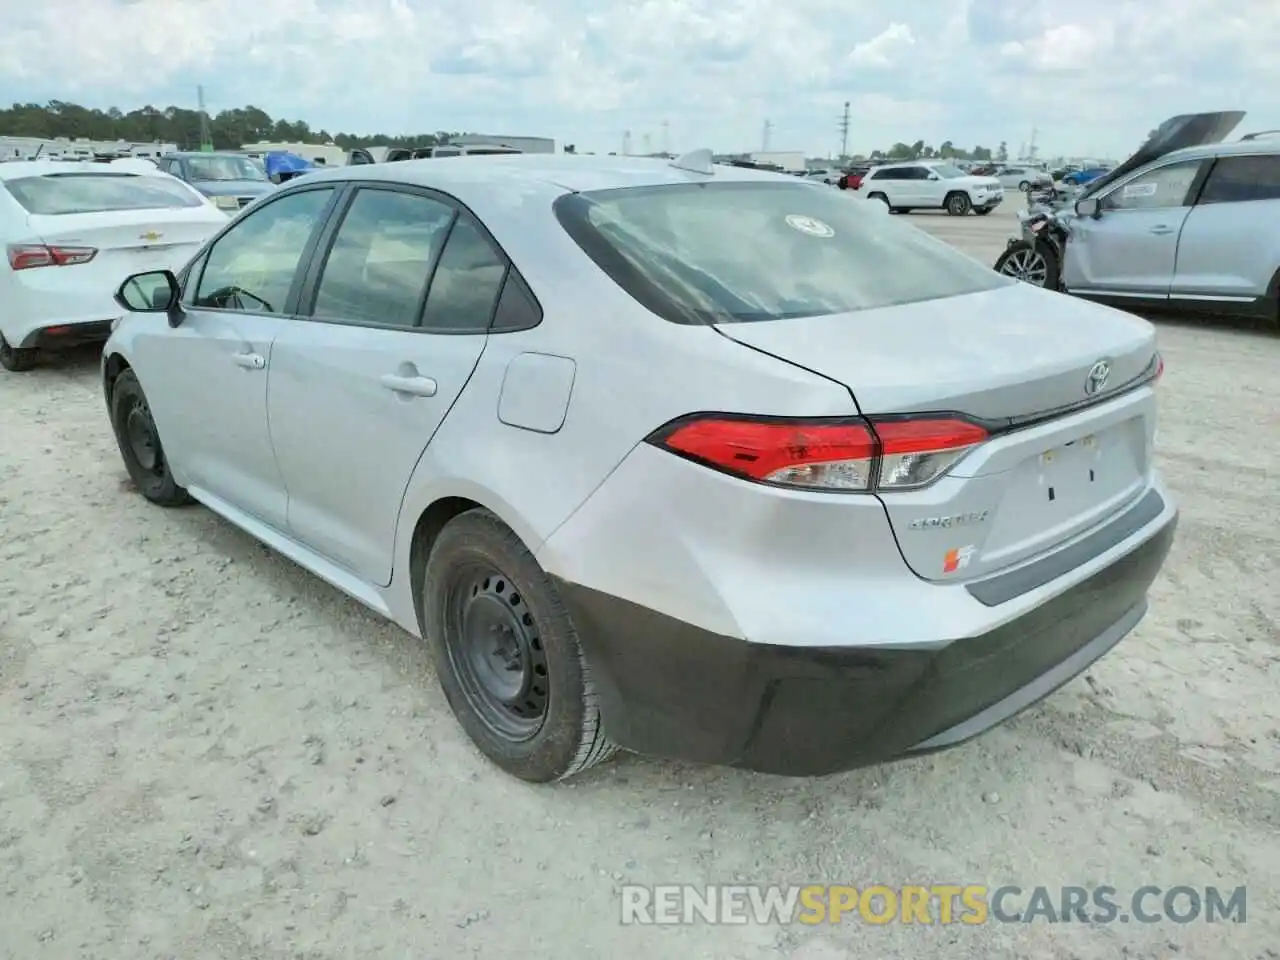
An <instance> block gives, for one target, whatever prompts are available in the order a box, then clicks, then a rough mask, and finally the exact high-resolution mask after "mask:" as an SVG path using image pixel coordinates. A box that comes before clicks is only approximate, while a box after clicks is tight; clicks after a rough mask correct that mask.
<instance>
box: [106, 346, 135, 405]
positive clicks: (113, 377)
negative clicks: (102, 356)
mask: <svg viewBox="0 0 1280 960" xmlns="http://www.w3.org/2000/svg"><path fill="white" fill-rule="evenodd" d="M128 369H129V361H127V360H126V359H125V358H124V357H122V356H120V354H118V353H113V354H112V355H111V356H109V357H107V362H106V364H105V365H104V367H103V370H102V389H103V392H104V393H106V395H107V402H108V403H110V402H111V391H112V390H114V389H115V387H116V381H117V380H118V379H120V374H122V373H124V372H125V371H126V370H128Z"/></svg>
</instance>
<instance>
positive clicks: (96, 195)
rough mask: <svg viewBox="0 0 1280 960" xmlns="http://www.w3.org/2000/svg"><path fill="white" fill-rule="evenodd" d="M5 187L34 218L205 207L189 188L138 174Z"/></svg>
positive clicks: (47, 177)
mask: <svg viewBox="0 0 1280 960" xmlns="http://www.w3.org/2000/svg"><path fill="white" fill-rule="evenodd" d="M4 186H5V187H7V188H8V190H9V193H10V194H12V196H13V198H14V199H15V200H17V201H18V203H19V204H21V205H22V208H23V209H24V210H26V211H27V213H31V214H35V215H36V216H60V215H63V214H72V213H107V212H110V211H116V210H165V209H180V208H183V207H199V206H203V205H204V200H203V199H201V198H200V197H199V196H197V195H196V194H195V193H193V192H192V190H191V188H190V187H185V186H183V185H182V184H180V183H174V182H173V181H172V180H169V179H167V178H165V177H157V176H148V175H146V174H137V173H117V172H111V173H48V174H44V175H42V176H38V177H19V178H17V179H14V180H8V181H5V182H4Z"/></svg>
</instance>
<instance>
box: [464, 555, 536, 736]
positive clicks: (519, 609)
mask: <svg viewBox="0 0 1280 960" xmlns="http://www.w3.org/2000/svg"><path fill="white" fill-rule="evenodd" d="M446 609H447V618H448V619H447V622H446V624H445V636H444V642H445V646H446V649H447V650H448V653H449V661H450V665H451V666H452V668H453V673H454V676H455V677H456V678H457V680H458V685H459V687H460V688H461V690H462V693H463V695H464V696H465V697H466V699H467V703H468V705H469V706H470V707H471V709H472V710H473V711H474V712H475V714H476V715H477V716H478V717H479V718H480V719H481V720H482V721H483V722H484V724H485V725H486V726H487V727H489V728H490V729H491V730H492V731H493V732H494V733H496V734H498V735H499V736H501V737H503V738H505V739H507V740H512V741H523V740H528V739H530V738H531V737H533V736H534V735H535V734H537V732H538V731H539V730H541V729H542V724H543V721H544V720H545V719H546V715H547V706H548V704H549V702H550V692H551V686H550V677H549V676H548V675H547V656H546V651H545V650H544V649H543V646H542V637H541V635H540V633H539V631H538V625H537V622H536V621H535V620H534V617H533V612H532V611H531V610H530V609H529V605H528V604H527V603H526V602H525V599H524V597H522V596H521V595H520V592H519V591H518V590H517V589H516V587H515V585H514V584H512V582H511V581H510V580H509V579H508V578H507V577H506V576H505V575H504V574H502V573H501V572H500V571H499V570H496V569H495V568H493V567H491V566H489V565H488V564H481V563H475V564H468V565H466V566H464V567H462V568H460V569H459V570H458V571H457V573H456V574H455V576H454V577H453V579H452V584H451V587H450V589H449V591H448V599H447V608H446Z"/></svg>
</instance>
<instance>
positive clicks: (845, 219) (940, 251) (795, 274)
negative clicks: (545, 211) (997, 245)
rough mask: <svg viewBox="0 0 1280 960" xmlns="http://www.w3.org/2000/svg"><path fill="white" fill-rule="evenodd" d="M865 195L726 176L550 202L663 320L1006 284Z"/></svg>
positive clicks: (873, 302)
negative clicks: (857, 197)
mask: <svg viewBox="0 0 1280 960" xmlns="http://www.w3.org/2000/svg"><path fill="white" fill-rule="evenodd" d="M873 202H875V201H861V200H854V199H851V198H849V197H847V196H845V195H844V194H841V193H839V192H837V191H834V190H831V189H829V188H827V187H825V186H816V185H813V184H807V183H803V182H800V183H795V184H791V183H750V182H736V183H734V182H730V183H715V184H678V185H673V186H660V187H640V188H624V189H618V190H602V191H595V192H587V193H577V194H568V195H566V196H563V197H561V198H560V199H559V200H557V201H556V204H555V211H556V216H557V217H558V219H559V221H560V223H561V225H562V226H564V228H565V229H566V230H567V231H568V233H569V234H570V236H572V237H573V238H574V240H575V241H577V243H578V245H579V246H581V247H582V249H583V250H584V251H585V252H586V254H587V255H588V256H590V257H591V259H592V260H594V261H595V262H596V264H597V265H599V266H600V268H601V269H602V270H604V271H605V273H607V274H608V275H609V276H610V277H611V278H612V279H613V280H614V281H615V282H616V283H617V284H618V285H619V286H621V287H622V288H623V289H624V290H626V291H627V292H628V293H629V294H631V295H632V296H633V297H634V298H635V299H636V300H638V301H639V302H640V303H642V304H643V305H644V306H646V307H647V308H649V309H650V310H652V311H653V312H654V313H657V314H658V315H659V316H661V317H664V318H665V319H667V320H670V321H672V322H675V323H686V324H689V323H727V322H735V321H737V322H750V321H760V320H781V319H787V318H793V317H813V316H823V315H827V314H836V313H854V312H857V311H861V310H874V309H876V308H878V307H889V306H894V305H897V304H904V303H917V302H920V301H925V300H939V299H942V298H945V297H955V296H960V295H963V294H969V293H978V292H980V291H984V290H992V289H996V288H999V287H1003V286H1008V285H1010V284H1011V283H1016V282H1017V281H1016V280H1011V279H1009V278H1006V277H1001V276H1000V275H999V274H997V273H996V272H995V271H993V270H992V269H991V268H990V267H988V266H986V265H984V264H981V263H978V262H977V261H976V260H972V259H970V258H969V257H966V256H965V255H963V254H961V253H960V252H959V251H957V250H956V249H954V248H953V247H951V246H949V245H947V244H946V243H944V242H942V241H941V240H937V239H935V238H933V237H931V236H930V235H929V234H927V233H925V232H924V231H923V230H920V229H917V228H915V227H912V226H910V225H909V224H906V223H903V222H902V221H900V220H898V219H897V218H894V217H891V216H889V215H888V213H887V211H885V210H884V208H883V207H879V208H873V207H872V206H871V204H872V203H873Z"/></svg>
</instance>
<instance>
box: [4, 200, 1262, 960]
mask: <svg viewBox="0 0 1280 960" xmlns="http://www.w3.org/2000/svg"><path fill="white" fill-rule="evenodd" d="M918 221H919V222H920V223H921V224H922V225H924V226H926V228H928V229H931V230H934V231H936V232H937V233H938V234H939V235H941V236H944V237H946V238H948V239H950V240H952V241H953V242H956V243H958V244H960V245H961V246H963V247H964V248H965V249H967V250H969V251H970V252H972V253H974V254H975V255H977V256H979V257H980V258H981V259H983V260H985V261H986V262H991V261H992V260H993V259H994V257H995V255H996V253H997V252H998V251H999V249H1000V248H1001V247H1002V245H1003V244H1002V241H1003V237H1004V235H1005V234H1006V233H1007V231H1008V230H1009V229H1010V228H1011V226H1012V218H1011V216H1010V214H1009V213H1008V212H1007V211H1002V212H1001V213H999V214H997V215H996V216H993V217H989V218H987V219H986V220H979V219H978V218H974V217H970V218H967V219H966V220H964V221H954V220H948V219H946V218H940V217H929V216H925V215H921V216H919V217H918ZM1160 337H1161V341H1162V344H1163V349H1164V351H1165V356H1166V358H1167V363H1168V372H1167V374H1166V377H1165V380H1164V383H1163V385H1162V387H1161V390H1162V395H1163V416H1164V420H1163V425H1162V428H1161V431H1160V435H1159V449H1160V458H1161V461H1162V467H1163V469H1164V471H1165V472H1166V475H1167V476H1168V478H1169V481H1170V483H1171V485H1172V487H1173V489H1174V491H1175V492H1176V494H1177V495H1178V496H1179V498H1180V502H1181V505H1182V507H1183V510H1184V513H1183V519H1182V525H1181V527H1180V533H1179V539H1178V541H1177V544H1176V546H1175V549H1174V554H1173V556H1172V557H1171V559H1170V562H1169V564H1168V566H1167V568H1166V570H1165V573H1164V574H1163V576H1162V577H1161V579H1160V580H1159V582H1158V584H1157V585H1156V588H1155V592H1154V597H1153V604H1152V611H1151V613H1150V615H1149V616H1148V618H1147V619H1146V620H1145V621H1144V622H1143V624H1142V625H1141V626H1140V628H1139V629H1138V630H1137V631H1136V632H1135V633H1134V634H1133V635H1132V636H1131V637H1130V638H1129V639H1127V640H1126V641H1125V642H1124V643H1123V644H1122V645H1121V646H1120V647H1119V648H1118V649H1117V650H1116V651H1115V652H1113V653H1112V654H1111V655H1110V656H1109V657H1107V658H1105V659H1104V660H1103V661H1102V662H1101V663H1100V664H1099V665H1098V666H1097V667H1096V668H1095V669H1094V670H1093V671H1092V672H1091V673H1090V675H1089V676H1087V677H1086V678H1083V679H1080V680H1077V681H1075V682H1074V683H1072V684H1071V685H1070V686H1069V687H1067V688H1066V689H1064V690H1063V691H1061V692H1059V693H1058V694H1057V695H1055V696H1054V697H1052V698H1051V699H1050V700H1049V701H1048V702H1047V703H1046V704H1044V705H1042V706H1040V707H1038V708H1036V709H1035V710H1033V711H1031V712H1029V713H1027V714H1024V715H1023V716H1022V717H1020V718H1019V719H1017V720H1016V721H1015V722H1013V723H1012V724H1010V725H1008V726H1007V727H1005V728H1003V729H1000V730H997V731H995V732H993V733H992V734H990V735H988V736H986V737H984V738H982V739H980V740H979V741H978V742H975V743H972V744H970V745H967V746H965V747H962V748H960V749H957V750H954V751H951V752H948V753H945V754H941V755H937V756H934V757H931V758H928V759H922V760H919V761H913V762H910V763H903V764H898V765H893V766H890V767H884V768H879V769H872V770H865V771H860V772H856V773H852V774H848V775H843V776H838V777H833V778H830V779H826V780H821V781H811V782H806V781H790V780H783V779H776V778H770V777H762V776H755V775H750V774H745V773H737V772H733V771H725V770H717V769H701V768H695V767H689V766H682V765H678V764H668V763H658V762H653V761H648V760H641V759H637V758H632V757H624V758H622V759H620V760H619V761H617V762H615V763H612V764H609V765H607V766H606V767H604V768H601V769H600V770H599V771H598V772H593V773H592V774H591V775H589V776H588V777H586V778H584V779H583V780H582V781H581V782H579V783H576V784H574V785H572V786H568V785H566V786H561V787H556V788H541V789H538V788H533V787H529V786H525V785H522V784H519V783H516V782H513V781H511V780H510V779H507V778H505V777H504V776H502V775H500V774H498V773H496V772H495V771H494V770H493V769H492V768H491V767H489V766H487V765H486V764H485V763H484V762H483V761H482V760H481V759H480V758H479V756H478V755H477V754H476V753H475V752H474V751H473V750H472V749H471V747H470V746H469V744H468V743H467V742H466V741H465V740H464V739H463V736H462V734H461V732H460V731H459V729H458V728H457V726H455V724H454V722H453V720H452V718H451V716H450V714H449V712H448V710H447V708H446V706H445V703H444V698H443V696H442V695H441V694H440V693H439V692H438V690H437V688H436V685H435V681H434V678H433V677H432V675H431V670H430V667H429V665H428V663H427V660H426V657H425V656H424V654H423V651H422V650H421V649H419V647H418V646H417V645H416V644H415V643H414V642H413V641H411V640H410V638H409V637H407V636H406V635H404V634H403V633H402V632H400V631H399V630H398V629H397V628H395V627H392V626H389V625H387V624H386V623H383V622H381V621H379V620H378V619H377V618H375V617H374V616H373V615H371V614H368V613H366V612H365V611H364V610H363V609H362V608H360V607H358V606H357V605H356V604H355V603H353V602H351V601H349V600H347V599H345V598H344V597H342V596H340V595H339V594H337V593H336V592H335V591H333V590H331V589H329V588H328V587H326V586H325V585H323V584H321V583H320V582H319V581H317V580H315V579H314V578H312V577H311V576H309V575H308V574H306V573H303V572H302V571H301V570H299V569H297V568H295V567H293V566H292V565H290V564H289V563H288V562H286V561H283V560H281V559H278V558H277V557H275V556H273V555H271V554H269V553H268V552H267V551H266V550H265V549H264V548H262V547H260V546H258V545H257V544H255V543H254V542H253V541H251V540H250V539H249V538H248V537H246V536H244V535H242V534H240V533H239V532H237V531H236V530H234V529H232V528H231V527H229V526H228V525H227V524H226V523H223V522H221V521H219V520H217V519H215V518H214V517H213V516H212V515H211V514H210V513H208V512H207V511H205V510H203V509H201V508H191V509H187V510H181V511H163V510H159V509H155V508H152V507H149V506H147V505H146V504H145V503H144V502H143V501H142V500H141V499H140V498H139V497H138V496H137V495H136V494H134V493H132V492H130V491H129V489H128V488H127V486H126V483H125V475H124V471H123V469H122V467H121V464H120V460H119V456H118V454H117V452H116V450H115V448H114V446H113V443H112V440H111V438H110V436H109V433H108V427H107V422H106V417H105V414H104V410H103V405H102V400H101V396H100V393H99V388H98V384H97V369H96V356H95V355H94V354H92V353H85V354H81V355H78V356H76V357H72V358H69V359H67V360H65V361H63V362H60V363H58V364H57V365H54V366H45V367H43V368H41V369H39V370H38V371H35V372H32V373H30V374H26V375H21V376H14V375H5V376H0V441H2V442H0V529H2V530H3V538H2V539H0V731H2V732H0V957H4V958H6V960H7V958H15V960H17V958H21V960H36V958H55V960H71V958H90V957H93V958H129V960H148V958H152V957H156V958H168V957H175V958H183V960H203V958H206V957H207V958H215V957H218V958H237V960H238V958H255V960H277V958H314V960H322V958H323V960H328V958H339V957H344V958H345V957H353V958H360V960H371V958H375V957H386V958H426V957H440V958H455V957H460V956H485V957H498V956H528V957H553V956H555V957H600V956H606V955H614V956H626V957H640V956H651V957H655V958H662V957H681V958H691V960H692V958H699V957H706V958H717V960H720V958H725V960H729V958H732V960H757V958H760V960H764V958H782V957H791V958H797V960H836V958H843V957H855V956H857V957H872V956H874V957H883V958H890V957H903V958H908V957H909V958H914V960H927V958H935V957H936V958H948V960H978V958H981V960H998V958H1005V957H1008V958H1014V957H1016V958H1019V960H1041V958H1043V960H1117V958H1120V957H1127V958H1130V960H1166V958H1170V957H1174V956H1177V957H1180V958H1197V960H1198V958H1205V960H1229V958H1243V960H1263V958H1268V960H1274V958H1277V957H1280V953H1278V952H1277V951H1278V950H1280V917H1277V914H1276V913H1275V909H1276V904H1277V892H1278V891H1280V589H1277V587H1276V583H1277V577H1278V576H1280V533H1277V524H1276V518H1277V517H1280V491H1277V488H1276V486H1275V484H1276V481H1277V477H1278V476H1280V442H1278V441H1280V414H1277V410H1278V409H1280V406H1278V402H1277V387H1276V385H1275V376H1276V372H1277V371H1280V337H1275V336H1268V335H1262V334H1256V333H1251V332H1247V331H1240V330H1233V329H1211V328H1205V327H1202V326H1194V325H1174V324H1164V325H1162V326H1161V329H1160ZM735 881H736V882H748V883H769V882H789V883H790V882H795V883H850V884H854V885H867V884H870V883H886V884H901V883H925V884H929V883H945V882H951V883H987V884H991V885H998V884H1004V883H1013V884H1017V885H1019V886H1021V887H1023V888H1027V889H1029V888H1031V887H1034V886H1036V885H1041V884H1043V885H1051V886H1054V887H1057V886H1058V885H1061V884H1080V885H1093V884H1110V885H1112V886H1114V887H1116V888H1117V889H1118V890H1119V891H1121V897H1122V898H1123V897H1124V896H1125V895H1126V894H1127V893H1128V892H1131V891H1133V890H1134V889H1135V888H1137V887H1139V886H1141V885H1144V884H1154V885H1159V886H1161V887H1166V888H1167V887H1170V886H1173V885H1177V884H1189V885H1199V886H1203V885H1210V884H1213V885H1218V886H1222V887H1227V888H1233V887H1235V886H1238V885H1242V884H1246V885H1248V888H1249V889H1248V907H1249V912H1248V920H1247V922H1246V923H1244V924H1226V925H1223V924H1218V925H1208V924H1205V923H1203V922H1199V923H1191V924H1176V923H1172V922H1162V923H1157V924H1139V923H1129V924H1123V925H1122V924H1118V923H1117V924H1111V925H1106V926H1098V927H1094V928H1091V929H1090V928H1085V927H1083V926H1082V925H1079V924H1065V925H1049V924H1046V923H1044V922H1037V923H1034V924H1030V925H997V924H989V925H986V926H981V927H961V926H948V927H932V928H925V927H919V926H903V925H890V926H883V927H881V926H867V925H862V924H858V923H856V922H852V923H847V924H842V925H840V926H836V927H832V926H822V927H817V928H810V927H796V926H790V927H781V926H756V925H753V924H752V925H745V926H719V927H710V926H705V925H698V926H691V927H634V926H627V927H624V926H622V925H620V923H619V915H620V906H619V896H618V893H617V892H616V891H617V887H618V885H619V884H620V883H625V882H637V883H673V882H687V883H696V884H701V883H713V882H719V883H733V882H735Z"/></svg>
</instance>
